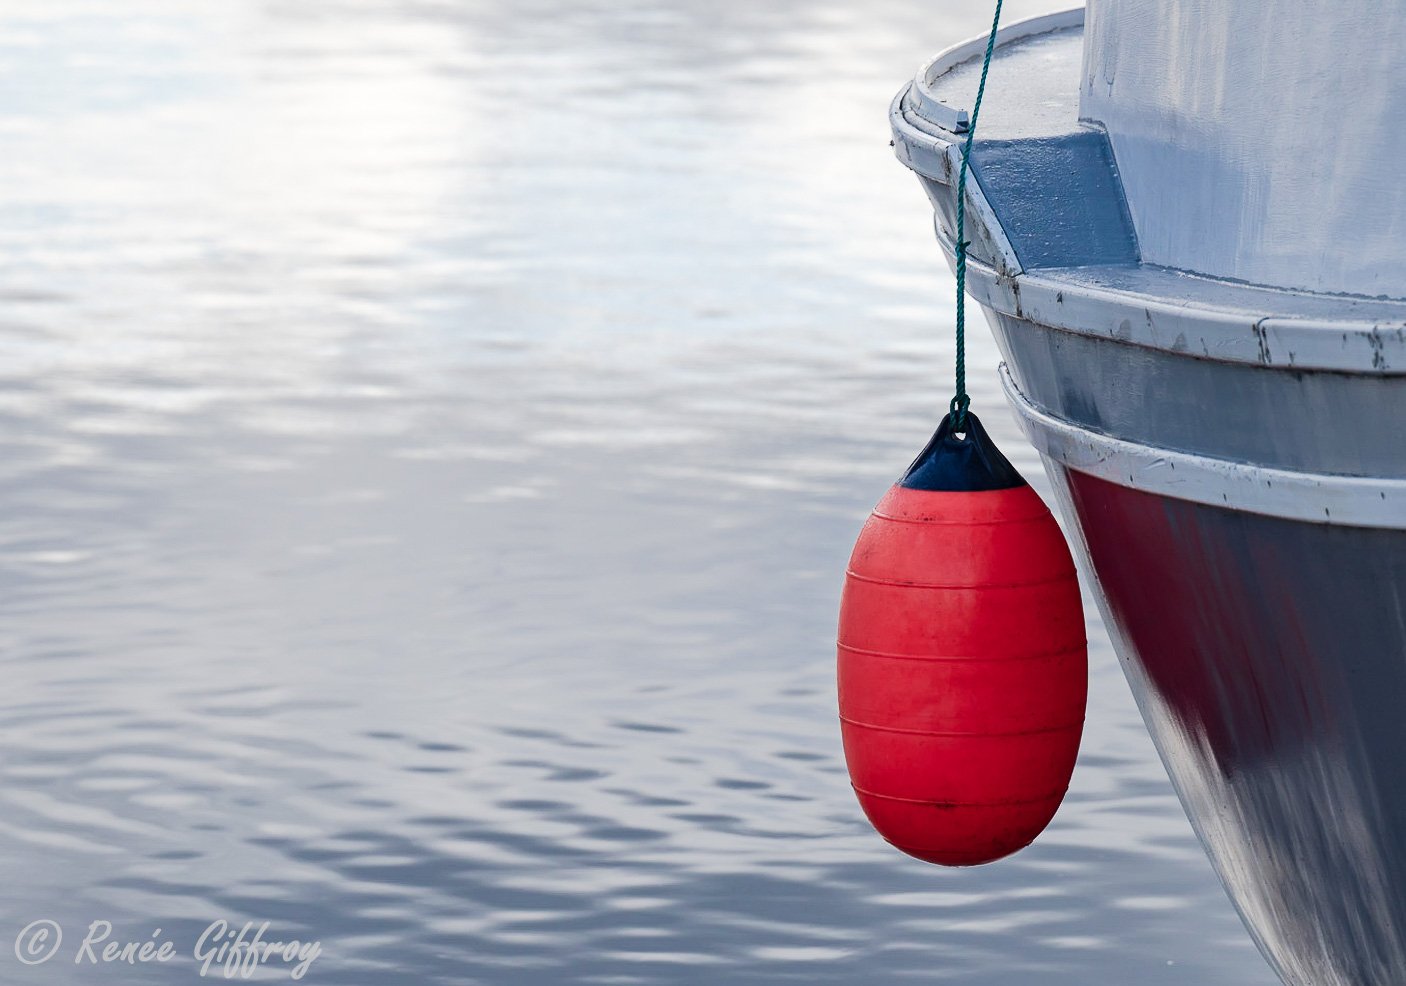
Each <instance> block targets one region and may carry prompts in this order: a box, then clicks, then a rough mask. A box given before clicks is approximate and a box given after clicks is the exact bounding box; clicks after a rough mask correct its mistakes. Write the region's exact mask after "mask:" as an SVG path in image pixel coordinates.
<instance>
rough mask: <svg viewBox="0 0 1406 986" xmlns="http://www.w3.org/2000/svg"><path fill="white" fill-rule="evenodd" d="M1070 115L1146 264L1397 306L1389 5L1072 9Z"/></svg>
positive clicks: (1092, 3)
mask: <svg viewBox="0 0 1406 986" xmlns="http://www.w3.org/2000/svg"><path fill="white" fill-rule="evenodd" d="M1080 111H1081V116H1082V117H1083V118H1084V119H1086V120H1089V121H1092V122H1097V123H1100V124H1102V125H1103V126H1105V127H1106V128H1107V130H1108V133H1109V138H1110V140H1111V142H1112V145H1113V149H1114V154H1115V157H1116V159H1117V162H1118V166H1119V170H1120V172H1121V174H1122V179H1123V184H1124V191H1125V193H1126V195H1127V198H1128V207H1129V211H1130V212H1131V214H1132V218H1133V223H1134V225H1135V226H1136V228H1137V234H1138V240H1139V244H1140V246H1141V249H1142V255H1143V259H1144V260H1145V261H1146V262H1148V263H1156V264H1164V265H1167V266H1170V267H1179V268H1183V269H1187V270H1194V271H1200V272H1203V273H1207V274H1214V275H1217V276H1221V277H1231V278H1236V279H1240V280H1244V281H1250V282H1253V283H1261V284H1278V285H1286V286H1291V287H1300V288H1309V289H1313V290H1319V291H1339V292H1350V293H1356V294H1366V295H1386V296H1390V297H1406V4H1401V3H1396V2H1380V0H1378V2H1372V0H1339V2H1336V3H1331V4H1327V3H1313V2H1306V0H1259V2H1256V3H1247V2H1235V0H1089V3H1088V10H1087V15H1086V26H1085V47H1084V77H1083V80H1082V86H1081V93H1080Z"/></svg>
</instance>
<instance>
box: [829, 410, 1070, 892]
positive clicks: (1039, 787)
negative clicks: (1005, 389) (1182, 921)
mask: <svg viewBox="0 0 1406 986" xmlns="http://www.w3.org/2000/svg"><path fill="white" fill-rule="evenodd" d="M950 419H951V416H950V415H949V416H948V417H947V418H944V419H943V421H942V426H941V427H940V428H938V430H937V433H936V434H935V435H934V436H933V438H932V441H931V442H929V443H928V447H927V448H926V449H924V450H923V453H922V454H921V455H920V456H919V457H918V459H917V460H916V461H915V462H914V463H913V465H912V466H911V467H909V470H908V472H907V473H906V474H905V475H904V477H903V478H902V479H901V480H899V482H898V483H897V484H896V485H895V486H894V487H893V488H892V489H890V490H889V491H888V493H887V494H885V496H884V498H883V499H882V500H880V501H879V505H878V506H877V507H876V508H875V509H874V512H873V514H872V515H871V516H870V518H869V520H868V522H867V523H866V524H865V525H864V529H863V531H861V532H860V535H859V541H858V543H857V544H856V545H855V546H854V553H853V555H852V556H851V558H850V564H849V570H848V572H847V573H846V576H845V588H844V594H843V596H842V598H841V603H840V632H839V648H838V650H839V695H840V728H841V733H842V735H843V739H844V749H845V760H846V761H847V763H848V765H849V774H850V780H851V781H852V782H853V785H854V790H855V793H856V794H857V795H858V797H859V803H860V805H861V806H862V807H863V809H864V813H865V814H866V815H867V816H868V817H869V821H870V822H872V823H873V825H874V827H875V828H876V829H878V830H879V834H880V835H882V836H883V837H884V838H885V839H887V840H888V841H889V842H891V843H892V844H893V845H894V846H896V847H897V848H899V849H901V850H903V851H904V852H906V853H908V854H909V855H911V856H916V857H918V858H919V859H924V860H927V861H928V862H932V863H942V864H944V865H948V866H970V865H974V864H977V863H985V862H990V861H991V860H994V859H999V858H1001V857H1002V856H1006V855H1009V854H1010V853H1013V852H1015V851H1016V850H1017V849H1020V848H1022V847H1024V846H1026V845H1028V844H1029V843H1030V842H1031V841H1032V840H1033V839H1034V838H1035V837H1036V836H1037V835H1039V834H1040V832H1041V831H1042V830H1043V829H1044V828H1045V826H1046V825H1047V824H1049V821H1050V819H1051V818H1052V817H1054V813H1055V810H1056V809H1057V808H1058V807H1059V804H1060V801H1061V800H1063V798H1064V793H1065V791H1066V789H1067V788H1068V786H1069V778H1070V775H1071V773H1072V772H1073V770H1074V760H1075V757H1076V756H1077V754H1078V751H1079V737H1080V735H1081V733H1082V732H1083V724H1084V703H1085V699H1086V696H1087V688H1088V656H1087V644H1086V641H1085V637H1084V619H1083V611H1082V607H1081V605H1080V600H1079V583H1078V580H1077V578H1076V576H1075V571H1074V562H1073V560H1072V559H1071V558H1070V555H1069V548H1068V546H1067V545H1066V544H1065V542H1064V536H1063V534H1062V533H1061V532H1060V529H1059V525H1057V524H1056V523H1055V520H1054V517H1052V516H1051V515H1050V511H1049V509H1048V508H1047V507H1046V506H1045V504H1044V503H1043V502H1042V501H1041V499H1040V497H1039V496H1038V495H1037V494H1036V493H1035V491H1034V490H1032V489H1031V488H1030V487H1029V485H1027V484H1026V482H1025V480H1024V479H1023V478H1022V477H1021V475H1020V473H1018V472H1016V470H1015V468H1014V467H1013V466H1011V464H1010V463H1009V462H1008V461H1006V459H1005V457H1004V456H1003V455H1001V453H1000V451H999V450H998V449H997V448H996V447H995V445H994V444H992V442H991V440H990V439H989V438H988V437H987V435H986V433H985V431H984V429H983V428H982V427H981V423H980V421H978V420H977V418H976V416H975V415H973V414H971V413H969V412H968V413H966V415H965V421H964V422H963V425H962V427H963V428H964V429H965V435H964V436H963V437H958V436H957V435H956V434H953V433H952V427H951V420H950Z"/></svg>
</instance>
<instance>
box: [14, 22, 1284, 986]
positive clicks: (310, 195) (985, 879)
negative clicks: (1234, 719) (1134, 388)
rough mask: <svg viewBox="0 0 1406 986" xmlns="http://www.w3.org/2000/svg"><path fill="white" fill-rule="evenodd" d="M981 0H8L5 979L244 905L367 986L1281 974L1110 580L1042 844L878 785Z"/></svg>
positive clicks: (190, 929) (942, 329)
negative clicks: (946, 201)
mask: <svg viewBox="0 0 1406 986" xmlns="http://www.w3.org/2000/svg"><path fill="white" fill-rule="evenodd" d="M1045 6H1047V5H1046V4H1042V3H1038V2H1026V3H1019V2H1016V0H1012V3H1011V4H1009V16H1010V17H1011V18H1012V19H1013V18H1014V17H1017V16H1021V15H1023V14H1028V13H1032V12H1035V11H1038V10H1040V9H1042V8H1043V7H1045ZM984 7H985V5H981V4H978V5H971V4H963V3H957V2H956V0H944V2H940V3H921V4H920V3H914V2H901V3H900V2H890V0H871V2H868V3H863V4H855V3H845V2H839V0H808V2H805V3H800V2H771V3H766V4H756V3H745V2H728V3H722V4H719V3H675V4H665V3H646V2H637V0H610V2H602V0H597V2H580V3H572V4H560V5H558V4H549V3H537V2H513V3H506V2H494V0H476V2H474V0H467V2H461V3H449V2H443V0H424V2H415V0H396V2H384V3H378V2H374V0H373V2H360V0H358V2H340V3H339V2H319V3H308V4H293V3H275V2H271V0H270V2H263V3H260V2H256V0H248V2H234V0H228V2H225V0H222V2H213V0H212V2H208V3H200V4H181V3H174V2H173V3H154V2H146V0H126V2H123V3H121V4H116V3H111V2H107V0H93V2H79V0H46V2H44V3H32V2H20V0H11V2H10V3H8V4H7V5H6V6H5V7H4V8H3V13H0V146H3V147H4V152H3V154H0V491H2V494H3V508H4V509H3V511H0V579H3V592H0V641H2V642H3V658H4V670H5V682H6V687H5V689H4V691H3V693H0V724H3V725H2V726H0V751H3V752H0V770H3V779H0V797H3V801H4V805H3V810H0V887H3V891H0V895H2V896H0V899H2V900H3V912H0V913H3V921H0V978H3V979H4V981H6V982H7V983H54V984H58V983H69V982H75V983H76V982H95V983H96V982H107V983H151V982H192V981H195V980H196V975H197V971H198V969H197V966H196V964H195V963H194V961H193V960H192V959H191V958H190V957H189V952H190V951H191V949H192V946H193V943H194V942H195V940H196V939H197V938H198V937H199V936H200V934H201V932H202V931H203V930H204V929H205V927H206V926H207V925H208V924H209V923H210V922H211V921H214V920H215V919H217V918H222V917H223V918H229V919H231V920H234V921H237V922H242V921H243V920H246V919H254V920H268V921H270V922H272V933H271V935H270V937H280V938H287V937H292V936H296V937H299V938H302V939H318V940H320V941H321V943H322V949H323V952H322V956H321V957H320V958H319V959H318V960H317V961H316V963H315V964H314V965H313V966H312V968H311V970H310V972H309V974H308V979H307V980H306V981H309V982H323V983H336V984H360V983H376V984H384V983H398V984H399V983H404V984H419V983H456V984H462V983H484V984H559V983H611V984H626V983H668V984H688V986H693V984H703V983H708V984H712V983H718V984H729V986H731V984H751V983H758V984H761V983H772V982H795V983H835V984H842V983H843V984H849V983H866V984H883V983H897V982H912V981H954V982H961V983H967V984H979V986H985V984H990V986H995V984H1014V983H1019V984H1023V983H1039V984H1070V986H1073V984H1081V986H1082V984H1089V983H1110V984H1124V983H1134V982H1135V983H1169V984H1170V983H1177V984H1181V983H1187V984H1202V986H1206V984H1209V986H1214V984H1236V986H1245V984H1266V986H1267V984H1269V983H1270V982H1271V978H1270V975H1269V973H1268V972H1267V970H1266V969H1265V968H1264V966H1263V965H1262V963H1261V960H1260V959H1259V957H1258V955H1257V954H1256V953H1255V951H1254V949H1253V947H1252V946H1251V945H1250V944H1249V942H1248V940H1247V938H1246V936H1245V935H1244V933H1243V932H1242V930H1241V926H1240V923H1239V921H1238V919H1237V918H1236V917H1235V915H1234V913H1233V912H1232V910H1231V908H1230V906H1229V904H1228V903H1227V901H1226V899H1225V898H1224V896H1223V894H1222V893H1221V890H1220V888H1219V886H1218V885H1217V883H1216V881H1215V879H1214V877H1213V876H1212V874H1211V871H1210V869H1209V866H1208V865H1207V863H1206V862H1205V860H1204V858H1203V856H1202V854H1201V852H1200V850H1199V848H1198V847H1197V845H1196V843H1195V840H1194V839H1193V837H1192V835H1191V832H1190V830H1189V828H1188V826H1187V823H1186V821H1185V820H1184V818H1183V816H1182V814H1181V812H1180V810H1179V808H1178V806H1177V804H1176V801H1175V798H1174V797H1173V795H1172V793H1171V790H1170V788H1169V786H1168V784H1167V782H1166V779H1165V776H1164V774H1163V771H1162V768H1161V766H1160V765H1159V763H1158V762H1157V759H1156V756H1155V754H1154V752H1153V750H1152V748H1151V745H1150V742H1149V741H1148V739H1147V737H1146V735H1145V733H1144V731H1143V729H1142V726H1141V723H1140V721H1139V719H1138V717H1137V714H1136V711H1135V709H1134V707H1133V704H1132V701H1131V698H1130V696H1129V694H1128V691H1127V688H1126V686H1125V684H1124V683H1123V679H1122V677H1121V675H1120V673H1119V671H1118V668H1117V665H1116V661H1115V659H1114V657H1113V656H1112V654H1111V652H1110V650H1109V648H1108V644H1107V641H1106V637H1105V634H1104V631H1103V629H1102V627H1101V626H1099V625H1097V623H1096V622H1095V623H1094V624H1093V625H1091V627H1090V637H1091V641H1092V645H1093V650H1092V654H1091V657H1092V660H1093V682H1092V694H1091V709H1090V720H1089V727H1088V731H1087V735H1086V740H1085V745H1084V756H1083V758H1082V760H1081V763H1080V767H1079V770H1078V772H1077V773H1076V775H1075V780H1074V787H1073V790H1072V792H1071V794H1070V798H1069V801H1068V803H1067V804H1066V805H1065V807H1064V809H1063V811H1062V812H1061V814H1060V815H1059V816H1058V818H1057V819H1056V820H1055V822H1054V824H1053V826H1052V827H1051V829H1050V830H1049V831H1048V833H1047V834H1046V835H1045V836H1044V837H1043V839H1041V841H1040V842H1039V843H1038V844H1037V845H1036V846H1035V847H1034V848H1032V849H1030V850H1028V851H1027V852H1025V853H1023V854H1021V855H1020V856H1018V857H1016V858H1014V859H1012V860H1010V861H1008V862H1004V863H1001V864H997V865H995V866H992V867H988V868H983V869H978V870H973V871H961V872H953V871H945V870H939V869H937V868H933V867H927V866H924V865H922V864H919V863H916V862H912V861H909V860H907V859H906V858H904V857H902V856H900V855H898V854H897V853H895V852H894V851H892V850H890V849H888V848H887V847H885V846H884V845H883V844H882V843H881V842H880V841H879V840H878V839H877V838H876V837H875V836H874V835H872V834H871V832H870V831H869V829H868V828H867V826H866V824H865V822H864V820H863V818H862V817H861V815H860V813H859V811H858V809H857V807H856V805H855V804H854V802H853V799H852V796H851V794H850V792H849V789H848V786H847V781H846V777H845V772H844V766H843V763H842V761H841V758H840V750H839V743H838V734H837V729H836V724H835V710H834V695H833V681H832V675H833V652H832V649H831V648H832V634H833V629H834V618H835V609H836V600H837V595H838V589H839V584H840V578H841V572H842V570H843V565H844V562H845V559H846V557H847V555H848V552H849V548H850V544H851V541H852V538H853V536H854V534H855V532H856V530H857V528H858V525H859V523H860V521H861V520H862V518H863V516H864V514H865V512H866V511H867V510H868V508H869V506H870V505H871V504H872V502H873V501H874V500H875V499H876V498H877V497H878V496H879V494H880V493H881V492H882V491H883V490H884V488H885V487H886V486H887V484H888V483H889V481H890V480H891V479H892V478H893V476H894V475H895V474H896V472H897V471H898V470H900V469H901V467H902V466H903V465H904V464H906V462H907V461H908V459H909V458H910V457H911V455H912V454H913V453H914V452H915V451H916V449H917V448H918V447H919V446H920V444H921V443H922V441H923V440H924V439H925V438H926V436H927V434H928V432H929V430H930V429H931V428H932V427H933V426H934V425H935V423H936V418H937V414H938V408H939V407H940V406H941V405H943V404H945V401H946V398H947V382H946V381H947V373H948V371H947V366H948V361H949V359H950V356H951V350H950V341H949V334H948V333H949V325H950V318H951V308H952V302H951V282H950V278H949V277H948V275H947V272H946V269H945V267H944V266H943V263H942V261H941V259H940V257H939V255H938V251H937V248H936V246H935V244H934V243H933V242H932V239H931V233H930V226H929V219H928V216H927V210H926V207H925V204H924V201H923V198H922V195H921V192H920V191H919V189H918V187H917V185H916V182H915V181H914V180H913V179H912V177H911V176H910V175H909V174H908V173H907V172H905V171H904V170H903V169H902V168H901V167H900V166H899V165H898V164H897V163H896V162H895V161H894V160H893V158H892V155H891V152H890V149H889V147H888V146H887V141H888V134H887V130H886V126H887V122H886V107H887V102H888V99H889V98H890V96H891V95H892V94H893V92H894V91H895V90H896V89H897V87H898V86H899V84H900V83H901V82H902V81H903V80H904V79H905V78H906V77H908V76H910V75H911V73H912V71H913V69H914V67H915V66H916V64H917V63H918V62H919V61H920V60H921V58H922V57H924V56H925V55H927V54H928V53H930V52H931V51H933V50H935V49H937V48H939V47H941V46H943V45H945V44H946V43H949V42H950V41H952V40H954V39H958V38H961V37H963V36H966V35H970V34H974V33H976V32H978V31H980V30H981V29H982V28H983V21H984V20H985V18H986V17H987V16H988V13H987V11H986V10H985V9H984ZM974 347H975V352H974V353H973V364H974V366H975V367H977V368H978V369H977V370H976V376H975V381H974V382H975V387H974V390H975V392H976V407H977V409H978V410H981V411H984V412H985V414H986V420H987V421H988V422H989V423H990V425H991V426H992V430H993V431H995V432H996V434H997V436H998V438H999V439H1000V440H1001V441H1002V442H1003V444H1004V445H1005V447H1006V450H1007V452H1008V453H1012V458H1013V459H1015V460H1016V461H1017V464H1018V465H1019V466H1021V468H1022V469H1023V470H1024V471H1025V472H1026V473H1027V475H1030V476H1032V478H1036V477H1038V478H1039V480H1040V481H1043V476H1042V475H1040V474H1039V467H1038V464H1037V463H1036V461H1035V460H1034V459H1033V457H1032V455H1031V453H1030V452H1029V450H1028V449H1027V447H1026V446H1024V445H1023V444H1022V443H1021V441H1020V440H1019V438H1018V437H1017V435H1016V433H1015V430H1014V427H1013V424H1012V422H1011V420H1010V418H1009V416H1008V413H1007V412H1006V411H1005V409H1004V406H1003V404H1002V403H1001V401H1000V398H999V396H998V395H997V390H996V377H995V372H994V368H995V364H996V359H997V357H996V354H995V351H994V347H993V346H992V345H991V343H990V340H989V338H988V337H987V336H986V334H985V332H984V330H980V331H979V332H978V334H977V336H976V338H975V340H974ZM1091 619H1094V617H1092V616H1091ZM41 918H42V919H52V920H54V921H57V922H58V923H59V924H60V925H61V926H62V927H63V929H64V930H65V932H66V937H65V939H64V942H63V944H62V947H61V949H60V951H59V953H58V954H57V955H56V957H55V958H54V959H53V960H52V961H51V962H50V963H48V964H46V965H40V966H33V967H26V966H23V965H21V964H20V962H19V961H18V960H17V958H16V957H15V954H14V950H13V947H12V942H13V939H14V936H15V935H16V933H17V932H18V931H19V929H20V928H21V927H23V926H24V925H26V924H27V923H29V922H30V921H33V920H36V919H41ZM95 919H106V920H109V921H111V922H112V923H113V925H114V929H115V930H114V939H121V940H131V939H136V940H138V941H141V940H145V939H147V938H149V937H150V936H151V935H152V933H153V931H154V930H155V929H156V928H160V929H162V932H161V935H160V936H159V937H160V938H163V939H172V940H174V942H175V943H176V946H177V948H178V953H179V956H178V958H177V959H176V960H174V961H172V962H170V963H167V964H165V965H156V966H149V967H130V966H119V967H116V968H106V969H95V968H89V967H84V968H80V969H75V968H74V965H73V958H74V955H75V953H76V951H77V944H78V942H79V941H80V940H81V937H82V934H83V931H84V928H85V927H86V926H87V924H88V923H89V922H90V921H92V920H95ZM266 975H267V976H268V977H269V979H270V980H282V979H286V971H285V970H284V967H282V966H281V965H280V966H278V967H277V968H276V969H273V970H268V971H266Z"/></svg>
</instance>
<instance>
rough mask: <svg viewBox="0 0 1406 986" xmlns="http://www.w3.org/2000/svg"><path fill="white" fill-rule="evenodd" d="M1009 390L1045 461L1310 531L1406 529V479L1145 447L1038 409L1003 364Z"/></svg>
mask: <svg viewBox="0 0 1406 986" xmlns="http://www.w3.org/2000/svg"><path fill="white" fill-rule="evenodd" d="M1001 386H1002V387H1004V388H1005V391H1006V399H1007V400H1009V401H1010V403H1011V406H1012V407H1013V408H1014V409H1015V412H1016V418H1017V420H1018V421H1019V423H1020V428H1021V430H1022V431H1023V432H1025V436H1026V437H1027V438H1029V439H1030V441H1031V443H1032V444H1033V445H1034V446H1035V448H1036V449H1037V450H1038V451H1039V452H1040V454H1041V455H1044V456H1047V457H1049V458H1051V459H1054V460H1055V461H1056V462H1059V463H1060V464H1062V465H1064V466H1066V467H1068V468H1070V469H1073V470H1075V471H1077V472H1081V473H1085V474H1086V475H1089V476H1094V477H1096V478H1098V479H1103V480H1107V481H1108V482H1110V483H1116V484H1117V485H1119V486H1125V487H1127V488H1129V489H1134V490H1142V491H1143V492H1146V493H1155V494H1158V495H1160V496H1169V497H1173V498H1175V499H1178V500H1190V501H1191V502H1193V503H1204V504H1208V505H1211V506H1216V507H1227V508H1229V509H1232V510H1240V511H1243V512H1245V513H1253V514H1263V515H1265V516H1268V517H1283V518H1285V519H1287V520H1297V521H1303V522H1305V523H1309V524H1333V525H1338V526H1343V527H1373V528H1386V529H1390V530H1406V479H1382V478H1376V477H1371V476H1342V475H1332V474H1326V473H1308V472H1291V471H1289V470H1286V469H1274V468H1270V467H1268V466H1256V465H1251V464H1249V463H1245V462H1235V461H1233V460H1230V459H1215V458H1211V457H1209V456H1204V455H1197V454H1195V453H1193V452H1179V451H1174V450H1172V449H1164V448H1156V447H1153V446H1147V445H1139V444H1137V443H1135V442H1128V441H1124V440H1123V439H1121V438H1113V437H1112V436H1109V435H1103V434H1100V433H1098V432H1096V431H1090V430H1088V429H1087V428H1083V427H1080V426H1079V425H1076V424H1073V423H1071V422H1069V421H1065V420H1064V419H1062V418H1056V417H1054V416H1053V415H1051V414H1048V413H1046V412H1045V411H1042V410H1041V409H1040V408H1038V407H1036V406H1035V405H1034V404H1032V403H1031V402H1030V401H1029V400H1028V399H1027V398H1026V397H1025V395H1024V394H1022V393H1021V392H1020V389H1019V388H1018V387H1017V386H1016V383H1015V380H1014V379H1012V378H1011V374H1010V370H1009V369H1008V368H1007V367H1006V365H1005V364H1004V363H1002V364H1001Z"/></svg>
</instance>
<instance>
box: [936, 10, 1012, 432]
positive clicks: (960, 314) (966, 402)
mask: <svg viewBox="0 0 1406 986" xmlns="http://www.w3.org/2000/svg"><path fill="white" fill-rule="evenodd" d="M1000 23H1001V0H996V16H995V17H993V18H992V19H991V36H990V37H988V38H987V39H986V57H985V58H984V59H983V60H982V62H981V82H980V83H978V84H977V87H976V102H975V103H973V104H972V118H971V122H970V123H968V124H967V142H966V144H965V146H963V147H962V170H961V173H960V174H959V175H958V176H957V381H956V382H957V393H956V394H955V395H954V396H953V397H952V403H951V404H950V405H949V408H948V409H949V410H950V411H951V413H952V430H953V431H961V430H962V426H963V425H965V424H966V423H967V408H968V407H969V406H970V405H971V398H970V397H969V396H967V304H966V302H967V246H968V243H967V241H966V236H965V234H966V219H967V160H968V159H969V158H970V157H971V153H972V138H973V137H975V136H976V118H977V117H978V116H980V115H981V97H982V96H984V95H985V94H986V73H987V71H988V70H989V69H990V68H991V54H992V52H994V51H995V50H996V28H997V27H998V26H999V25H1000Z"/></svg>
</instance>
